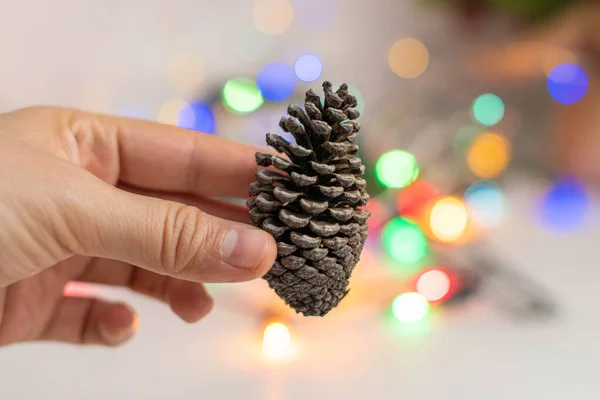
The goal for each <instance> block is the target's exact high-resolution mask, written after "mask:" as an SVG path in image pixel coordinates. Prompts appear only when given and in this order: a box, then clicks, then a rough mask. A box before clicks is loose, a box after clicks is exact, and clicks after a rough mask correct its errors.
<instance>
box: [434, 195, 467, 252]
mask: <svg viewBox="0 0 600 400" xmlns="http://www.w3.org/2000/svg"><path fill="white" fill-rule="evenodd" d="M429 221H430V225H431V232H432V233H433V234H434V235H435V237H436V238H437V239H439V240H441V241H444V242H454V241H456V240H458V239H460V238H461V236H462V235H463V234H464V232H465V230H466V229H467V223H468V221H469V217H468V213H467V208H466V207H465V205H464V204H463V202H462V201H460V200H459V199H457V198H454V197H444V198H441V199H439V200H438V201H436V202H435V204H434V205H433V207H432V209H431V215H430V219H429Z"/></svg>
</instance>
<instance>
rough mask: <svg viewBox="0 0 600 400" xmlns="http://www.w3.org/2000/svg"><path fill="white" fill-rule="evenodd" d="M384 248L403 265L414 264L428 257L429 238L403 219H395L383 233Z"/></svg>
mask: <svg viewBox="0 0 600 400" xmlns="http://www.w3.org/2000/svg"><path fill="white" fill-rule="evenodd" d="M381 241H382V244H383V248H384V249H385V251H386V252H387V254H389V255H390V257H391V258H392V259H393V260H394V261H396V262H398V263H401V264H414V263H417V262H419V261H420V260H421V259H422V258H423V257H425V256H426V255H427V252H428V249H427V238H426V237H425V235H424V234H423V232H422V231H421V229H419V227H418V226H417V225H416V224H414V223H413V222H410V221H408V220H405V219H403V218H394V219H393V220H391V221H390V222H388V223H387V224H386V226H385V227H384V228H383V232H382V233H381Z"/></svg>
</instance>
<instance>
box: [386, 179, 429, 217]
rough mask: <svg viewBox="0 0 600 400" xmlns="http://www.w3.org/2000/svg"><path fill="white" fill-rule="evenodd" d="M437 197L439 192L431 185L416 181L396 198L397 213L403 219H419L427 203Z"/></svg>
mask: <svg viewBox="0 0 600 400" xmlns="http://www.w3.org/2000/svg"><path fill="white" fill-rule="evenodd" d="M439 195H440V192H439V190H437V188H436V187H435V186H434V185H433V184H432V183H429V182H426V181H416V182H414V183H412V184H411V185H410V186H408V187H407V188H406V189H404V190H403V191H402V192H401V193H400V195H399V196H398V200H397V202H396V206H397V207H398V213H400V215H401V216H403V217H419V216H421V214H422V212H423V210H424V208H425V207H426V206H427V204H428V202H429V201H430V200H432V199H434V198H436V197H438V196H439Z"/></svg>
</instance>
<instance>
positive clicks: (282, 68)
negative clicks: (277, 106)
mask: <svg viewBox="0 0 600 400" xmlns="http://www.w3.org/2000/svg"><path fill="white" fill-rule="evenodd" d="M256 84H257V85H258V88H259V89H260V92H261V94H262V96H263V97H264V98H265V99H266V100H269V101H282V100H285V99H287V98H288V97H290V96H291V95H292V94H293V93H294V90H295V89H296V74H295V73H294V71H293V70H292V68H290V66H288V65H287V64H284V63H282V62H272V63H269V64H267V65H265V66H264V67H262V68H261V70H260V71H259V72H258V75H257V76H256Z"/></svg>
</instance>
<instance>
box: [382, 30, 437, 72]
mask: <svg viewBox="0 0 600 400" xmlns="http://www.w3.org/2000/svg"><path fill="white" fill-rule="evenodd" d="M388 64H389V66H390V68H391V69H392V71H393V72H394V73H395V74H396V75H398V76H399V77H400V78H405V79H413V78H417V77H419V76H420V75H421V74H423V72H425V70H426V69H427V65H428V64H429V52H428V51H427V48H426V47H425V45H424V44H423V43H422V42H421V41H419V40H417V39H414V38H403V39H400V40H398V41H396V42H395V43H394V44H393V45H392V47H391V48H390V50H389V52H388Z"/></svg>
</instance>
